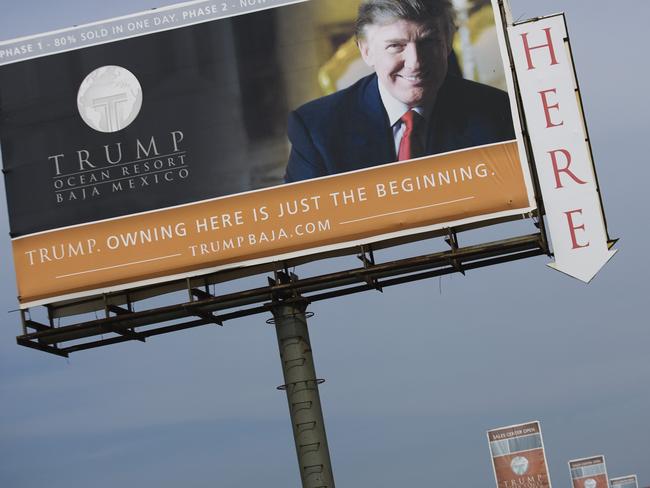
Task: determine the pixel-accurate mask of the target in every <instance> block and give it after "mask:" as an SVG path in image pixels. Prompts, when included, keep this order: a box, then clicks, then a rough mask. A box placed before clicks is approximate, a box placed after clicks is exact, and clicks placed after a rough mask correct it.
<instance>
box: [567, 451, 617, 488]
mask: <svg viewBox="0 0 650 488" xmlns="http://www.w3.org/2000/svg"><path fill="white" fill-rule="evenodd" d="M569 470H570V472H571V482H572V487H573V488H609V479H608V477H607V467H606V466H605V457H604V456H591V457H587V458H581V459H574V460H572V461H569Z"/></svg>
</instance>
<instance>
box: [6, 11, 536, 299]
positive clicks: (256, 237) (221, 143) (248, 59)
mask: <svg viewBox="0 0 650 488" xmlns="http://www.w3.org/2000/svg"><path fill="white" fill-rule="evenodd" d="M359 3H360V0H345V1H341V0H309V1H303V2H286V1H279V0H276V1H273V0H246V1H244V0H242V1H241V2H239V1H237V2H234V3H233V2H228V3H224V2H215V1H205V0H200V1H194V2H188V3H183V4H178V5H173V6H170V7H166V8H162V9H157V10H154V11H149V12H146V13H142V14H136V15H132V16H128V17H123V18H119V19H112V20H107V21H105V22H98V23H95V24H90V25H86V26H80V27H74V28H71V29H67V30H62V31H57V32H53V33H48V34H43V35H37V36H33V37H29V38H22V39H17V40H13V41H6V42H3V43H0V143H1V147H2V160H3V173H4V179H5V186H6V191H7V201H8V209H9V221H10V231H11V237H12V244H13V253H14V263H15V270H16V274H17V282H18V290H19V300H20V303H21V307H28V306H32V305H36V304H42V303H50V302H53V301H57V300H62V299H73V298H78V297H82V296H87V295H92V294H97V293H102V292H108V291H114V290H117V289H125V288H129V287H134V286H140V285H145V284H150V283H156V282H160V281H165V280H172V279H179V278H183V277H189V276H194V275H198V274H202V273H206V272H212V271H217V270H220V269H226V268H232V267H242V266H248V265H254V264H259V263H263V262H270V261H276V260H282V259H288V258H292V257H296V256H303V255H308V254H312V255H316V254H318V253H322V252H326V251H332V250H337V249H344V248H349V247H351V246H355V245H359V244H365V243H370V242H376V241H381V240H386V239H392V238H400V237H403V236H409V235H414V234H418V233H424V232H431V231H435V230H439V229H443V228H448V227H455V226H461V225H465V224H472V225H477V224H478V225H487V224H489V223H490V222H494V221H496V219H504V218H520V217H522V216H527V215H530V213H531V212H532V211H534V210H535V203H534V196H533V190H532V184H531V176H530V174H529V168H528V163H527V160H526V156H525V151H524V145H523V140H522V137H521V127H520V122H519V120H518V109H517V107H516V104H515V103H514V100H515V98H516V97H515V92H514V85H513V80H512V78H511V72H510V69H509V68H504V67H507V66H509V65H510V60H509V59H508V55H507V51H506V47H505V39H504V33H503V31H502V29H501V25H502V21H501V18H500V15H501V14H500V10H499V7H498V5H497V3H498V2H496V0H495V1H493V2H492V4H489V3H487V2H486V3H485V5H483V7H482V9H481V12H480V15H481V22H475V23H474V24H475V28H476V29H481V30H480V32H475V33H474V34H473V36H472V37H469V36H467V35H463V36H457V37H456V39H457V41H455V42H453V43H452V41H451V39H450V33H449V29H447V27H446V26H445V24H444V21H443V20H444V19H443V20H440V21H439V22H437V23H435V25H434V26H433V28H432V30H431V32H429V33H428V34H427V39H426V40H427V41H428V42H429V43H430V46H431V50H430V54H428V55H427V56H425V58H424V59H421V60H420V63H421V64H422V66H424V68H422V69H420V71H416V70H414V69H413V68H412V67H411V68H409V67H408V66H409V64H408V62H407V61H402V62H403V66H401V68H400V69H401V71H399V72H397V71H395V69H396V68H395V65H393V66H391V67H390V68H387V67H386V64H387V60H388V59H389V58H388V57H387V55H386V54H385V53H384V52H379V51H378V49H377V43H378V42H382V39H383V38H382V36H385V35H387V34H389V33H386V32H384V31H383V30H382V27H377V26H375V25H370V26H369V27H367V28H366V29H365V30H363V31H362V32H361V35H360V37H359V46H357V45H356V42H355V36H354V23H355V20H356V15H357V14H356V12H357V9H358V6H359ZM465 14H467V11H466V12H465ZM486 19H487V20H486ZM432 25H433V24H432ZM375 28H376V29H375ZM462 28H464V29H469V28H472V24H471V23H465V24H463V26H462ZM368 29H370V30H368ZM373 29H374V30H373ZM470 38H474V39H480V40H481V41H480V42H481V45H480V49H478V48H477V47H476V46H472V45H471V43H469V41H468V39H470ZM458 39H460V40H458ZM452 44H453V46H454V49H453V50H451V47H452ZM391 49H392V50H393V51H394V52H391V53H390V56H392V59H397V58H400V59H402V60H404V59H406V57H407V56H408V55H409V49H410V48H409V47H408V46H392V47H391ZM486 53H487V54H486ZM488 54H489V56H488ZM389 70H393V71H392V72H389ZM395 73H397V74H395ZM495 73H497V75H495ZM468 78H472V79H473V81H470V80H468ZM402 107H407V108H408V107H413V110H409V111H408V113H409V114H411V119H409V120H407V118H406V115H404V116H403V117H402V116H400V115H399V110H400V108H402Z"/></svg>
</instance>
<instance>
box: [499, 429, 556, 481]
mask: <svg viewBox="0 0 650 488" xmlns="http://www.w3.org/2000/svg"><path fill="white" fill-rule="evenodd" d="M487 434H488V442H489V444H490V453H491V454H492V466H493V468H494V477H495V479H496V484H497V488H512V487H518V486H525V487H527V488H550V486H551V479H550V477H549V474H548V467H547V466H548V465H547V463H546V453H545V451H544V440H543V439H542V431H541V428H540V425H539V422H537V421H535V422H529V423H526V424H518V425H511V426H509V427H501V428H499V429H493V430H489V431H488V433H487Z"/></svg>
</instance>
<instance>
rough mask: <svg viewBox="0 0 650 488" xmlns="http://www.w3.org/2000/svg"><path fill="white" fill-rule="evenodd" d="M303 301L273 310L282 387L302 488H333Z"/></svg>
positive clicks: (317, 382)
mask: <svg viewBox="0 0 650 488" xmlns="http://www.w3.org/2000/svg"><path fill="white" fill-rule="evenodd" d="M306 309H307V302H306V301H291V302H277V303H276V304H275V305H274V306H273V309H272V310H273V317H274V323H275V330H276V333H277V336H278V347H279V348H280V359H281V361H282V373H283V374H284V385H282V386H280V387H278V389H280V390H285V391H286V392H287V401H288V402H289V414H290V416H291V426H292V428H293V438H294V441H295V443H296V453H297V455H298V466H299V468H300V478H301V480H302V486H303V488H334V477H333V475H332V463H331V461H330V453H329V447H328V445H327V437H326V435H325V423H324V421H323V411H322V408H321V403H320V395H319V393H318V385H319V384H320V383H322V382H323V381H324V380H319V379H317V378H316V370H315V368H314V360H313V357H312V351H311V342H310V340H309V332H308V330H307V315H306V313H305V311H306Z"/></svg>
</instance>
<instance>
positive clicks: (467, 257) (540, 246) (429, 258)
mask: <svg viewBox="0 0 650 488" xmlns="http://www.w3.org/2000/svg"><path fill="white" fill-rule="evenodd" d="M445 240H446V242H447V244H449V246H450V249H449V250H447V251H442V252H436V253H432V254H427V255H423V256H417V257H409V258H405V259H400V260H396V261H389V262H385V263H377V262H375V256H374V252H373V248H372V246H370V245H364V246H359V247H358V248H356V250H357V251H358V257H359V259H360V260H361V263H362V266H361V267H358V268H354V269H349V270H345V271H338V272H334V273H328V274H323V275H320V276H313V277H307V278H302V279H301V278H298V277H297V276H296V275H294V274H292V273H290V272H289V269H290V267H291V266H293V264H295V263H293V264H292V262H291V261H287V262H282V263H275V265H274V267H275V268H276V270H275V271H274V278H271V277H268V284H267V285H266V286H262V287H258V288H251V289H246V290H242V291H238V292H234V293H229V294H225V295H220V296H215V295H213V294H211V293H210V292H209V286H208V283H214V282H215V279H214V278H215V275H216V274H213V275H205V276H203V277H200V278H192V279H187V280H181V281H178V282H175V283H172V285H171V286H172V287H175V288H174V289H175V290H178V289H181V288H185V289H186V290H187V293H188V296H189V301H186V302H183V303H177V304H174V305H169V306H164V307H158V308H151V309H149V310H143V311H137V312H136V311H134V309H133V301H132V300H131V298H129V297H130V296H131V295H132V296H138V293H139V294H140V296H144V295H146V294H147V289H146V288H142V289H136V290H131V291H129V292H123V291H122V292H119V293H115V294H114V295H120V297H121V300H122V301H124V302H125V303H120V304H119V305H118V304H116V300H115V299H114V298H115V297H114V296H112V295H111V294H105V295H103V296H102V297H100V299H101V300H102V301H103V307H102V308H103V312H104V317H103V318H96V319H94V320H89V321H80V322H78V323H75V324H72V325H63V326H56V321H57V319H56V317H57V309H56V305H47V306H46V307H47V308H48V317H49V323H48V324H44V323H41V322H38V321H35V320H32V319H31V316H30V312H29V310H28V309H27V310H21V317H22V327H23V333H22V335H19V336H18V337H17V338H16V340H17V342H18V344H20V345H22V346H26V347H30V348H33V349H38V350H40V351H44V352H48V353H51V354H56V355H58V356H63V357H68V355H69V354H70V353H72V352H77V351H83V350H86V349H93V348H96V347H101V346H108V345H111V344H118V343H121V342H125V341H142V342H144V341H145V340H146V339H147V338H149V337H152V336H156V335H160V334H166V333H169V332H176V331H180V330H185V329H190V328H193V327H198V326H202V325H208V324H217V325H223V324H224V322H226V321H228V320H233V319H236V318H240V317H246V316H248V315H255V314H260V313H269V314H270V313H271V312H272V310H273V307H274V306H277V305H278V304H279V303H287V304H290V303H292V302H296V303H297V302H300V303H305V301H306V303H307V304H309V303H312V302H316V301H320V300H325V299H328V298H334V297H340V296H344V295H350V294H353V293H360V292H364V291H369V290H377V291H382V290H383V289H384V288H386V287H389V286H393V285H398V284H401V283H408V282H412V281H417V280H422V279H427V278H432V277H435V276H442V275H446V274H450V273H457V272H460V273H463V274H464V273H465V272H466V271H469V270H472V269H477V268H482V267H485V266H492V265H494V264H499V263H505V262H509V261H515V260H519V259H524V258H528V257H532V256H537V255H540V254H549V251H548V248H547V243H546V240H545V236H544V234H543V232H540V233H536V234H530V235H525V236H519V237H514V238H509V239H504V240H500V241H494V242H489V243H485V244H480V245H472V246H467V247H459V245H458V239H457V236H456V233H454V232H449V234H448V235H447V238H446V239H445ZM277 268H282V269H281V270H277ZM217 274H218V273H217ZM201 280H202V282H203V283H204V284H205V285H203V286H202V285H197V283H199V282H201ZM221 281H222V280H221ZM155 294H156V293H151V292H150V293H149V296H152V295H155ZM158 294H159V293H158ZM124 297H126V299H124ZM97 300H98V299H97V298H95V301H97ZM73 305H75V304H73ZM66 306H67V307H70V304H66ZM58 316H59V317H60V316H61V315H58ZM106 336H108V337H106Z"/></svg>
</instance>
